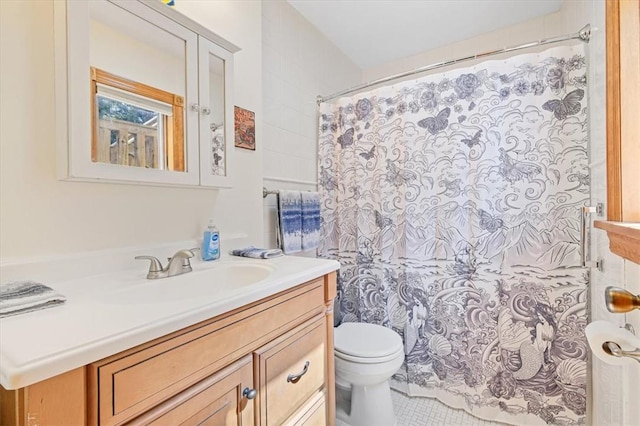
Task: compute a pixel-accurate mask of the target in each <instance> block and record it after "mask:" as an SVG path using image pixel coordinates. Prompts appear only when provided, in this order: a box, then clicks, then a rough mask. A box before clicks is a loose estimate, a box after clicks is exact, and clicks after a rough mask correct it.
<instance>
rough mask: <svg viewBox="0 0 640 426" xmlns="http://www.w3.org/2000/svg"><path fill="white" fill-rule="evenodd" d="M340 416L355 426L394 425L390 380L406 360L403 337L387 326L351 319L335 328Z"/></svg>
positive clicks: (338, 411) (338, 409)
mask: <svg viewBox="0 0 640 426" xmlns="http://www.w3.org/2000/svg"><path fill="white" fill-rule="evenodd" d="M334 355H335V366H336V416H337V417H338V419H340V420H342V421H343V422H346V423H348V424H349V425H351V426H393V425H395V424H396V418H395V415H394V414H393V404H392V402H391V390H390V389H389V379H390V378H391V376H392V375H393V374H394V373H395V372H396V371H398V369H399V368H400V366H401V365H402V363H403V361H404V346H403V344H402V339H401V338H400V336H399V335H398V334H397V333H396V332H394V331H393V330H390V329H388V328H386V327H383V326H380V325H375V324H366V323H355V322H348V323H343V324H342V325H340V326H339V327H337V328H336V329H335V330H334Z"/></svg>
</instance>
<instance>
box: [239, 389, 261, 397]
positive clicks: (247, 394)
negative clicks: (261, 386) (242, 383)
mask: <svg viewBox="0 0 640 426" xmlns="http://www.w3.org/2000/svg"><path fill="white" fill-rule="evenodd" d="M257 394H258V391H257V390H255V389H250V388H244V390H243V391H242V396H244V397H245V398H247V399H253V398H255V397H256V395H257Z"/></svg>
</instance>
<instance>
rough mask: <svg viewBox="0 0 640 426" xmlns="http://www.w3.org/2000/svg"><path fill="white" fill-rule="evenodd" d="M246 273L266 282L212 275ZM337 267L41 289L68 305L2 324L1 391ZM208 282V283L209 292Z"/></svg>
mask: <svg viewBox="0 0 640 426" xmlns="http://www.w3.org/2000/svg"><path fill="white" fill-rule="evenodd" d="M245 265H246V266H253V267H254V269H255V270H258V271H262V270H267V271H268V277H267V278H265V279H263V280H261V281H258V282H256V283H254V284H248V285H243V286H234V285H233V283H228V282H215V276H216V275H215V274H212V272H213V271H214V269H215V268H220V267H228V266H232V267H236V266H245ZM339 267H340V264H339V263H338V262H336V261H333V260H323V259H312V258H304V257H293V256H282V257H278V258H275V259H271V260H257V259H246V258H240V257H232V256H223V258H222V259H221V260H218V261H214V262H193V272H190V273H187V274H183V275H179V276H176V277H171V278H163V279H159V280H146V279H145V276H146V272H145V271H143V269H144V268H140V270H139V271H137V270H136V271H121V272H116V273H111V274H101V275H94V276H88V277H83V278H75V279H72V280H68V281H57V282H54V281H48V282H47V281H43V283H44V284H46V285H49V286H50V287H52V288H54V289H55V290H56V291H58V292H59V293H62V294H64V295H65V296H66V298H67V301H66V303H65V304H63V305H60V306H56V307H53V308H49V309H44V310H41V311H36V312H30V313H26V314H21V315H16V316H11V317H6V318H1V319H0V384H2V386H3V387H4V388H5V389H18V388H21V387H24V386H28V385H30V384H33V383H37V382H39V381H42V380H45V379H48V378H50V377H53V376H56V375H58V374H61V373H64V372H66V371H69V370H72V369H74V368H78V367H81V366H84V365H86V364H89V363H91V362H94V361H97V360H99V359H102V358H105V357H107V356H110V355H113V354H116V353H118V352H121V351H123V350H126V349H129V348H131V347H134V346H136V345H139V344H142V343H144V342H148V341H150V340H153V339H155V338H158V337H161V336H164V335H166V334H169V333H172V332H174V331H177V330H180V329H182V328H184V327H188V326H190V325H192V324H195V323H198V322H200V321H203V320H206V319H209V318H212V317H214V316H216V315H220V314H223V313H225V312H228V311H230V310H232V309H235V308H238V307H241V306H243V305H246V304H248V303H252V302H255V301H257V300H260V299H262V298H265V297H268V296H270V295H272V294H275V293H278V292H280V291H283V290H286V289H288V288H291V287H293V286H296V285H298V284H301V283H303V282H305V281H308V280H311V279H314V278H317V277H319V276H322V275H324V274H327V273H329V272H332V271H335V270H337V269H338V268H339ZM236 269H237V268H236ZM221 275H222V274H221ZM212 277H213V279H212ZM26 278H28V277H26ZM203 279H206V282H207V287H206V290H205V291H204V292H203V291H202V285H201V284H202V280H203ZM194 280H195V281H199V282H200V284H199V287H198V289H197V291H196V292H193V288H191V290H192V293H189V290H190V286H191V284H190V283H191V282H195V281H194ZM209 282H210V284H209ZM164 291H168V293H167V294H169V296H168V297H164V296H163V292H164ZM183 291H184V293H183ZM175 294H178V295H180V296H178V297H174V295H175ZM183 294H184V295H185V296H184V297H182V295H183ZM146 295H149V296H148V297H145V296H146Z"/></svg>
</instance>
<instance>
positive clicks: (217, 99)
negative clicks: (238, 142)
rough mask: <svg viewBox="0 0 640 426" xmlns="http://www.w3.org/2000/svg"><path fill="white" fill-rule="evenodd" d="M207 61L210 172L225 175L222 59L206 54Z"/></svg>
mask: <svg viewBox="0 0 640 426" xmlns="http://www.w3.org/2000/svg"><path fill="white" fill-rule="evenodd" d="M208 62H209V73H208V74H209V94H208V98H209V105H211V106H210V119H209V132H210V134H209V136H208V137H209V138H210V139H211V173H212V174H213V175H215V176H226V174H227V171H226V169H227V168H226V164H227V162H226V155H225V152H226V149H225V148H226V141H225V138H224V134H225V131H224V130H225V116H224V113H225V108H224V106H225V105H224V99H225V92H224V60H223V59H221V58H219V57H217V56H216V55H214V54H212V53H209V54H208Z"/></svg>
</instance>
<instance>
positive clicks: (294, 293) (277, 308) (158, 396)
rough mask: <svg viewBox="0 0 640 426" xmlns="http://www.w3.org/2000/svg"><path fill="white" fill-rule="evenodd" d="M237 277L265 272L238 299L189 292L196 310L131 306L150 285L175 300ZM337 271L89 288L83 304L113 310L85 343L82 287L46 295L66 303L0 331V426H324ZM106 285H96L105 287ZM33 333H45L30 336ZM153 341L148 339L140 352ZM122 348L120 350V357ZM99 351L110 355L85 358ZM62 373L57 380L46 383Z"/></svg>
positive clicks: (270, 264)
mask: <svg viewBox="0 0 640 426" xmlns="http://www.w3.org/2000/svg"><path fill="white" fill-rule="evenodd" d="M229 265H231V266H229ZM243 265H244V266H246V267H247V268H246V269H247V270H251V268H254V269H255V268H261V267H264V268H266V270H269V271H270V272H269V273H268V274H267V275H266V276H265V277H262V276H256V279H257V281H256V282H248V283H245V284H244V285H240V286H238V287H230V286H228V285H227V284H225V283H221V284H220V286H219V287H218V289H217V291H215V292H212V293H209V294H206V293H202V292H201V291H200V292H199V295H196V296H198V297H195V298H187V299H185V300H179V299H180V298H179V297H175V299H176V300H163V299H162V298H157V297H156V298H154V296H153V295H150V296H149V298H150V300H149V301H148V302H147V303H148V305H151V306H148V305H145V302H144V301H140V305H137V304H136V303H134V301H133V299H136V298H137V297H138V296H137V295H138V294H139V292H138V290H136V287H137V288H139V286H152V287H153V286H154V285H155V286H158V287H156V289H157V290H156V291H157V292H158V293H162V292H163V291H164V290H163V289H164V288H169V287H168V286H169V285H182V286H183V288H184V286H185V285H186V286H188V285H189V284H186V283H188V280H190V279H191V280H195V281H206V280H207V277H208V276H209V277H210V276H213V275H207V274H209V273H213V272H216V269H215V268H222V269H224V268H235V269H232V270H233V271H242V270H243ZM337 267H338V264H337V262H333V261H326V260H318V259H304V258H291V257H287V256H285V257H281V258H278V259H273V260H269V261H264V264H262V263H261V262H256V261H251V260H247V259H233V260H225V261H223V262H220V264H218V265H213V266H210V265H206V264H204V263H200V264H199V265H194V272H193V273H190V274H184V275H183V276H181V277H174V278H177V279H174V278H168V279H165V280H146V282H144V281H142V280H141V279H139V278H141V276H140V277H136V279H135V280H133V281H131V280H130V281H131V282H128V283H126V282H125V283H124V284H122V285H121V287H119V288H115V289H113V288H112V289H111V290H109V292H108V293H101V292H102V291H103V290H104V289H105V288H106V287H103V286H102V284H100V283H98V284H96V285H95V286H94V288H93V289H92V291H91V294H93V295H94V296H93V297H99V298H100V299H101V302H100V303H103V302H104V299H105V297H106V296H105V295H106V294H113V293H114V292H115V294H117V295H118V297H119V298H122V299H121V300H120V303H119V304H118V303H114V302H113V301H110V303H107V304H105V305H107V306H106V307H104V308H102V309H103V311H102V312H100V314H99V317H100V319H97V323H96V327H95V328H96V332H95V333H92V331H91V328H92V327H91V324H90V323H87V322H86V321H91V319H90V315H91V311H93V310H94V309H99V308H98V306H99V304H97V303H96V304H93V305H92V302H91V300H92V299H91V298H92V296H90V295H89V294H88V293H87V292H86V290H85V291H83V290H77V288H78V284H79V281H82V279H80V280H78V279H76V280H71V282H69V283H66V284H65V283H61V284H59V285H56V286H55V288H56V290H58V291H61V292H64V293H65V294H66V295H67V296H68V301H67V303H66V304H65V305H63V306H60V307H55V308H51V309H46V310H43V311H39V312H34V313H30V314H25V315H17V316H15V317H9V318H3V319H2V324H0V326H1V327H2V328H3V332H4V331H5V330H6V331H7V333H6V335H3V336H2V337H0V341H1V342H2V349H1V350H0V356H1V358H0V361H2V365H0V371H1V373H2V376H1V378H2V384H3V388H2V389H1V395H0V396H1V398H2V399H1V417H0V423H1V424H7V425H9V424H16V425H27V424H39V425H77V424H88V425H120V424H158V425H159V424H165V425H178V424H216V425H218V424H225V425H232V424H233V425H253V424H256V425H281V424H288V425H325V424H333V423H334V418H335V407H334V403H335V397H334V371H333V369H334V365H333V299H334V297H335V292H336V273H335V272H334V271H335V269H337ZM206 268H209V269H206ZM233 273H236V272H233ZM227 274H232V273H231V272H228V273H227ZM238 274H239V275H238V276H239V277H240V280H242V279H246V278H242V276H241V275H242V272H238ZM216 275H218V276H224V272H223V273H220V271H217V272H216ZM114 278H116V277H113V276H110V277H109V278H108V279H107V278H104V277H98V278H97V279H96V281H97V282H105V283H107V282H108V283H110V285H111V286H113V283H114V282H115V279H114ZM172 280H173V282H172ZM163 281H164V282H163ZM249 281H252V280H249ZM254 281H255V280H254ZM231 284H232V283H231ZM210 286H211V287H213V288H215V286H214V285H212V284H210ZM74 289H75V290H74ZM188 290H189V288H188V287H187V288H186V291H188ZM96 295H97V296H96ZM100 295H102V297H100ZM127 298H129V299H127ZM172 298H173V297H172ZM107 300H109V298H108V297H107ZM189 304H192V305H193V308H192V309H190V308H189ZM83 305H84V306H83ZM128 305H130V306H128ZM136 305H137V306H136ZM234 305H236V306H235V307H234ZM114 307H115V308H114ZM230 307H233V308H231V309H229V308H230ZM136 311H137V314H135V315H134V313H135V312H136ZM163 311H164V313H163ZM207 312H208V313H207ZM82 315H84V317H82ZM104 315H106V316H107V318H105V317H104ZM111 315H113V317H111V319H109V318H108V317H109V316H111ZM145 315H146V318H145ZM207 315H209V316H210V317H209V318H206V319H202V318H203V317H206V316H207ZM70 318H75V324H76V325H75V327H73V326H72V325H70V324H69V323H68V322H67V321H68V320H69V319H70ZM134 318H136V319H134ZM38 322H40V323H42V324H43V327H44V328H45V330H40V331H36V332H35V335H33V334H32V335H30V334H29V330H31V329H32V327H33V326H34V324H36V323H38ZM101 322H104V323H105V324H106V323H110V325H107V326H105V325H104V324H100V323H101ZM45 323H49V325H44V324H45ZM190 323H191V324H190ZM55 324H58V325H59V326H63V327H65V329H64V330H63V333H60V334H59V335H58V336H57V340H62V341H63V342H62V343H57V346H56V344H53V343H52V344H49V343H51V342H54V341H57V340H56V339H54V338H52V339H50V341H47V337H46V334H47V330H46V328H47V327H48V329H49V330H51V329H52V328H53V327H55ZM65 324H66V325H65ZM187 324H190V325H187ZM118 328H120V330H119V331H118ZM20 329H22V330H23V332H24V339H23V341H22V343H20V339H19V335H20ZM3 334H4V333H3ZM153 335H158V336H159V337H155V338H153V339H150V340H148V341H146V342H143V341H144V340H145V339H146V338H148V337H150V336H153ZM38 337H41V338H42V339H43V340H42V342H41V344H40V345H38V344H35V343H34V342H29V340H30V339H36V340H37V339H38ZM105 342H106V343H105ZM109 342H111V344H108V343H109ZM123 342H124V345H125V346H129V347H128V348H127V349H125V350H120V349H119V348H122V347H123V346H122V345H123ZM135 342H140V343H139V344H132V343H135ZM19 345H22V346H23V347H18V346H19ZM65 345H66V346H65ZM109 347H111V348H112V353H111V354H109V355H108V356H101V357H100V358H99V359H98V358H95V356H96V355H98V354H105V353H108V352H109V349H108V348H109ZM116 348H118V349H116ZM105 351H106V352H105ZM19 354H22V356H19ZM92 358H94V359H92ZM74 364H77V365H75V367H73V368H69V367H70V366H73V365H74ZM61 369H62V370H65V371H64V372H62V373H61V374H57V373H56V372H57V371H59V370H61ZM54 373H56V374H55V375H54V376H52V377H51V376H50V375H51V374H54ZM47 376H50V377H47ZM40 377H42V378H43V379H42V380H38V378H40ZM44 377H46V378H44ZM22 384H25V385H24V386H23V385H22ZM7 389H13V390H7Z"/></svg>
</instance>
